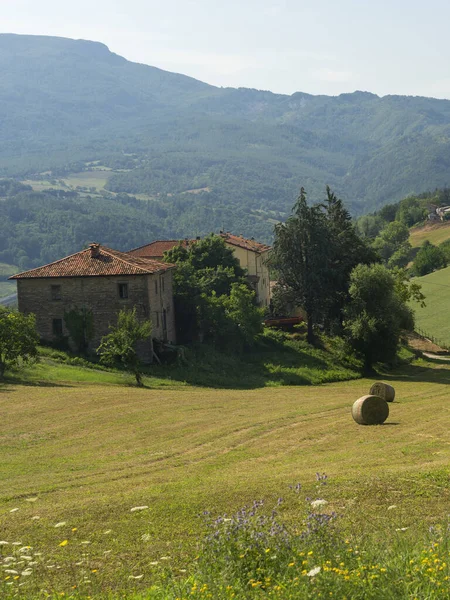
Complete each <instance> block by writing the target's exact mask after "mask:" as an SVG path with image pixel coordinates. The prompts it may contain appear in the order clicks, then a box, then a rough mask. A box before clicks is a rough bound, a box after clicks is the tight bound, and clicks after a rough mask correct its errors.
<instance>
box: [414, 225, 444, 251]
mask: <svg viewBox="0 0 450 600" xmlns="http://www.w3.org/2000/svg"><path fill="white" fill-rule="evenodd" d="M448 239H450V222H447V223H435V224H430V225H423V226H421V227H412V228H411V234H410V237H409V241H410V242H411V246H412V247H413V248H419V247H420V246H421V245H422V244H423V242H424V241H425V240H428V241H429V242H431V243H432V244H435V245H436V246H438V245H439V244H442V242H445V241H446V240H448Z"/></svg>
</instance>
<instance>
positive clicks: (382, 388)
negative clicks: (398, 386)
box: [369, 381, 395, 402]
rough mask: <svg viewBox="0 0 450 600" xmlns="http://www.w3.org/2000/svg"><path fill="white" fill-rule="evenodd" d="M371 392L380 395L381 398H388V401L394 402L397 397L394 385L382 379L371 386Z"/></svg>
mask: <svg viewBox="0 0 450 600" xmlns="http://www.w3.org/2000/svg"><path fill="white" fill-rule="evenodd" d="M369 394H372V396H379V397H380V398H383V400H386V402H394V398H395V390H394V388H393V387H392V385H389V384H388V383H383V382H382V381H377V382H376V383H374V384H373V386H372V387H371V388H370V392H369Z"/></svg>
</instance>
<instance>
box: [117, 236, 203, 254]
mask: <svg viewBox="0 0 450 600" xmlns="http://www.w3.org/2000/svg"><path fill="white" fill-rule="evenodd" d="M191 241H193V240H155V241H154V242H150V244H145V246H139V248H134V249H133V250H129V252H127V254H131V255H132V256H140V257H141V258H153V257H155V258H160V257H162V255H163V254H164V252H167V251H169V250H172V248H175V246H178V244H180V243H181V244H182V246H184V247H185V248H186V247H187V246H188V245H189V244H190V243H191Z"/></svg>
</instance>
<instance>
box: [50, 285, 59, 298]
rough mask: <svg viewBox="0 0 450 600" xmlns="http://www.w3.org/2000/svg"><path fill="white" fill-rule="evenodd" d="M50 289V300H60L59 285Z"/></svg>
mask: <svg viewBox="0 0 450 600" xmlns="http://www.w3.org/2000/svg"><path fill="white" fill-rule="evenodd" d="M50 289H51V295H52V300H61V286H60V285H52V286H51V288H50Z"/></svg>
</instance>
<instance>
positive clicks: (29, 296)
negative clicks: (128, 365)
mask: <svg viewBox="0 0 450 600" xmlns="http://www.w3.org/2000/svg"><path fill="white" fill-rule="evenodd" d="M174 268H175V266H174V265H170V264H167V263H164V262H161V261H158V260H149V259H143V258H139V257H136V256H131V255H130V254H126V253H124V252H118V251H117V250H112V249H111V248H106V247H104V246H100V245H99V244H91V245H90V247H89V248H88V249H86V250H82V251H81V252H77V253H76V254H72V255H71V256H67V257H65V258H62V259H60V260H57V261H55V262H52V263H50V264H48V265H45V266H43V267H38V268H36V269H31V270H30V271H25V272H24V273H19V274H18V275H14V276H13V277H11V279H15V280H17V295H18V303H19V310H20V311H21V312H23V313H25V314H29V313H34V314H35V315H36V325H37V330H38V333H39V335H40V337H41V339H43V340H44V341H47V342H54V343H57V342H58V341H63V340H64V339H66V340H67V341H68V343H69V345H70V346H73V339H71V332H70V331H69V328H68V325H67V315H68V313H69V312H72V313H73V312H77V313H79V314H89V315H90V319H91V322H92V332H91V335H90V336H89V339H86V340H85V341H86V349H87V350H88V351H89V350H90V351H94V350H95V349H96V348H97V347H98V346H99V344H100V341H101V338H102V337H103V336H104V335H106V334H107V333H108V332H109V325H112V324H115V323H116V320H117V314H118V312H119V311H120V310H121V309H123V308H130V309H131V308H136V313H137V316H138V318H139V319H141V320H145V319H149V318H151V320H152V323H153V332H152V336H153V338H155V339H158V340H161V341H166V342H172V343H175V342H176V336H175V315H174V307H173V291H172V272H173V269H174ZM73 349H75V348H73ZM139 350H140V354H141V356H142V358H144V359H148V360H151V357H152V344H151V341H149V343H148V344H147V345H144V346H142V347H141V348H140V349H139Z"/></svg>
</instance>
